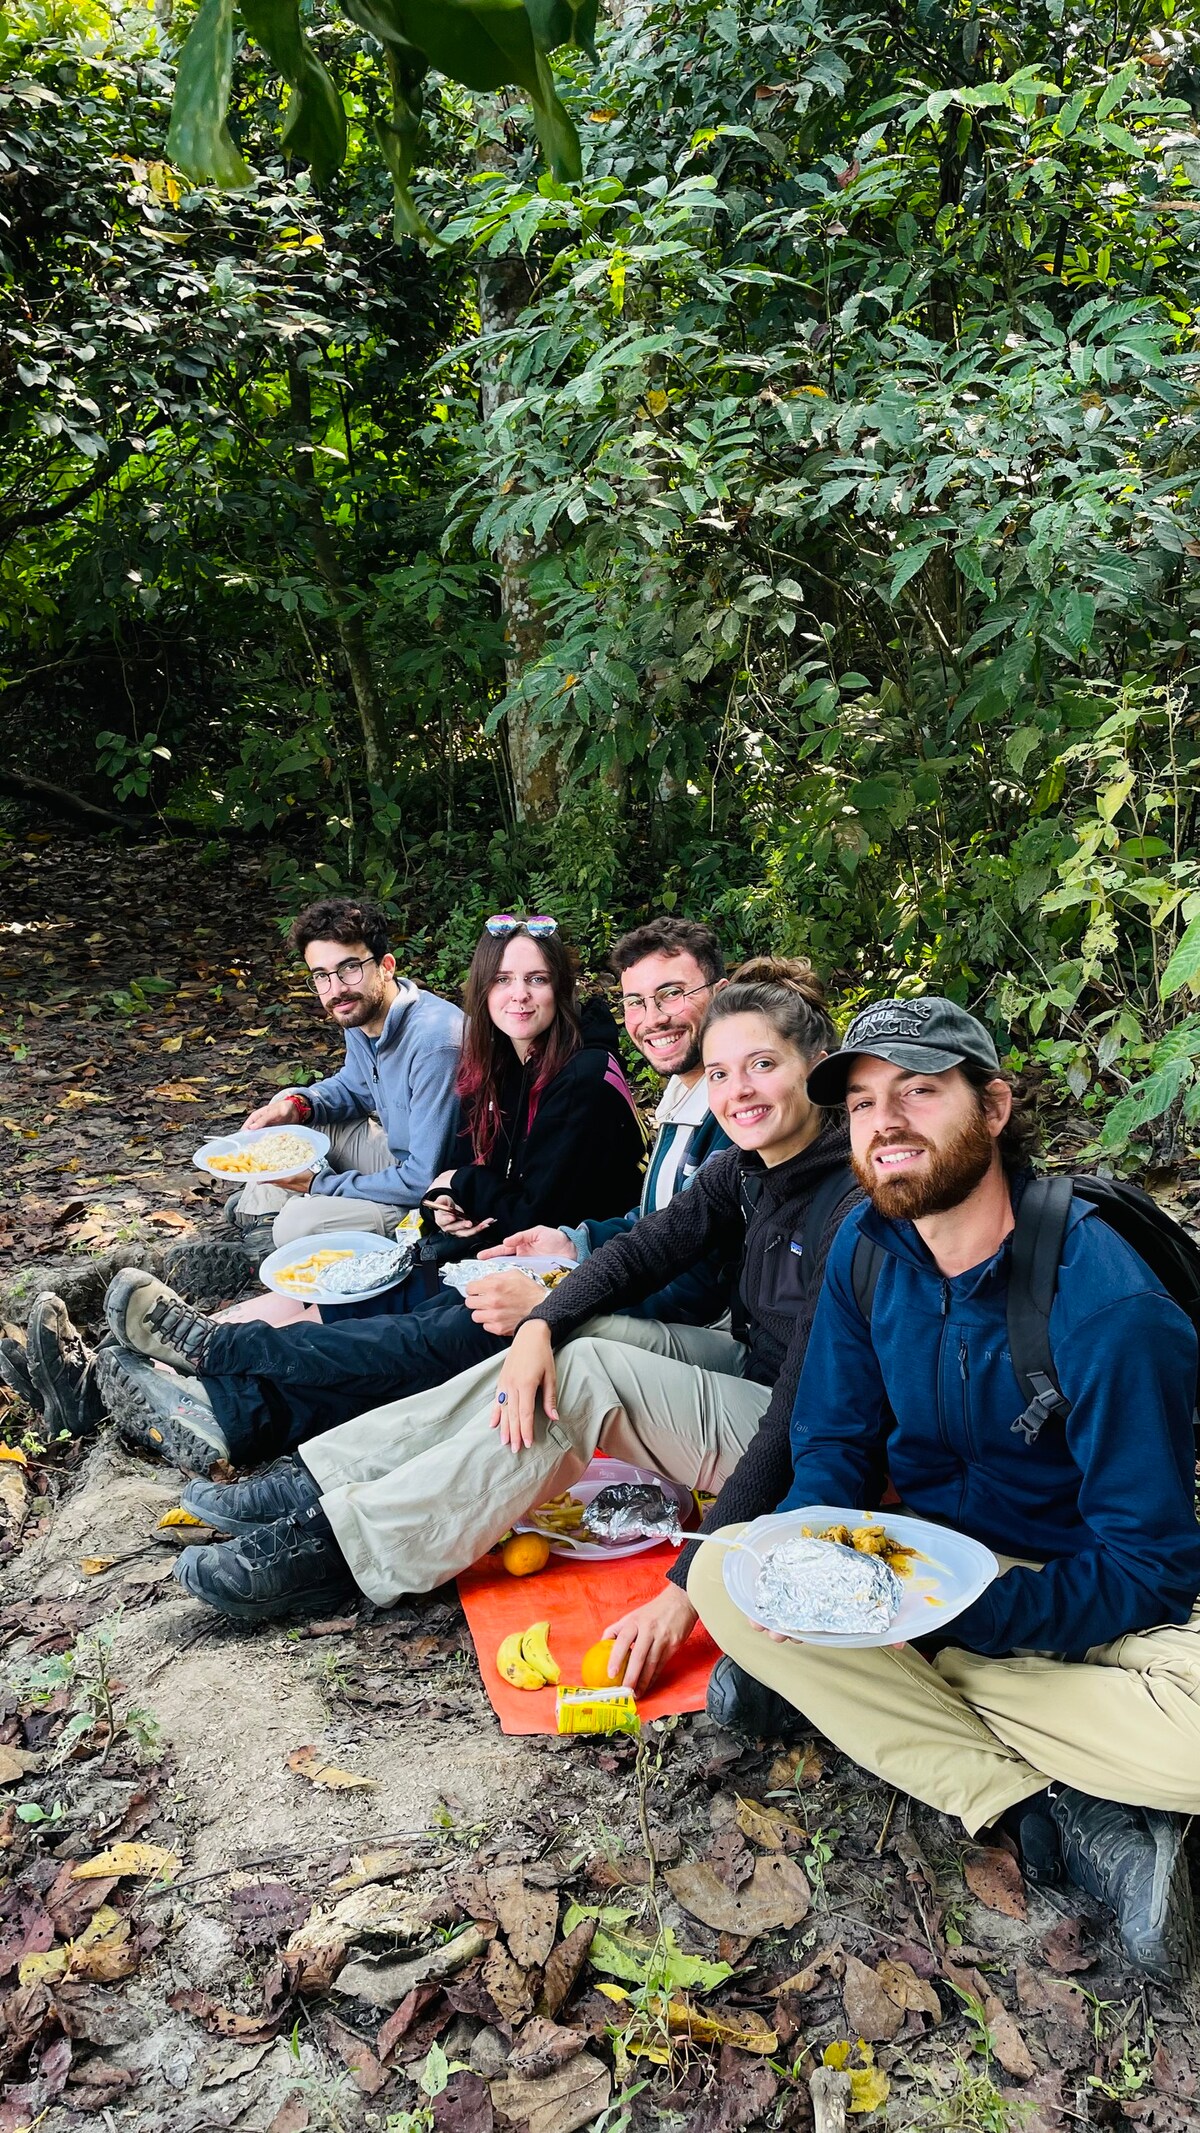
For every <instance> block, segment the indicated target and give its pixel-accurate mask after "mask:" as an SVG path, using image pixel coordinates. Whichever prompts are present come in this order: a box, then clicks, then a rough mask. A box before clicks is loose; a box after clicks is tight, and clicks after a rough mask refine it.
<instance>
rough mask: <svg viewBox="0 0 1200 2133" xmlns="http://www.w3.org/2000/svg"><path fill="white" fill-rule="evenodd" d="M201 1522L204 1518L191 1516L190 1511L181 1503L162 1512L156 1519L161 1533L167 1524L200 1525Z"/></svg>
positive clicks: (202, 1522)
mask: <svg viewBox="0 0 1200 2133" xmlns="http://www.w3.org/2000/svg"><path fill="white" fill-rule="evenodd" d="M203 1524H204V1520H203V1519H202V1518H195V1517H193V1515H192V1513H191V1512H190V1511H185V1510H184V1508H183V1505H182V1504H176V1506H175V1509H174V1510H173V1511H165V1512H164V1513H163V1516H162V1517H161V1518H160V1519H159V1521H158V1530H159V1532H160V1533H163V1532H165V1531H166V1529H167V1528H168V1527H169V1526H202V1525H203Z"/></svg>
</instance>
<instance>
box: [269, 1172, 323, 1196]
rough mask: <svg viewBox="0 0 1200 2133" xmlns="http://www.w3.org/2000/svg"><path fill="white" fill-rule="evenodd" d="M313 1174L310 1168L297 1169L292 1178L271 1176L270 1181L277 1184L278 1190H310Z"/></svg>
mask: <svg viewBox="0 0 1200 2133" xmlns="http://www.w3.org/2000/svg"><path fill="white" fill-rule="evenodd" d="M315 1175H316V1172H315V1171H312V1170H299V1171H297V1173H296V1175H295V1177H294V1178H272V1180H271V1183H272V1185H278V1187H279V1190H280V1192H311V1191H312V1181H313V1178H314V1177H315Z"/></svg>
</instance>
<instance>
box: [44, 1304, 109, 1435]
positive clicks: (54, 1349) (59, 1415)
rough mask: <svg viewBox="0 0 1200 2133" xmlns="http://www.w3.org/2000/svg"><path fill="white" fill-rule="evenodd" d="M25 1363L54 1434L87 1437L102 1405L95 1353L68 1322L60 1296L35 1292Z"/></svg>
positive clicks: (95, 1426)
mask: <svg viewBox="0 0 1200 2133" xmlns="http://www.w3.org/2000/svg"><path fill="white" fill-rule="evenodd" d="M25 1367H26V1369H27V1371H28V1373H29V1377H30V1379H31V1381H32V1384H33V1389H34V1399H35V1402H36V1404H37V1406H38V1407H39V1408H40V1409H41V1413H42V1420H43V1421H44V1422H45V1424H46V1427H47V1429H48V1430H49V1432H50V1435H51V1436H52V1437H57V1436H59V1435H60V1434H61V1433H62V1432H63V1431H65V1432H66V1433H67V1435H68V1436H70V1437H85V1436H87V1434H88V1432H89V1431H90V1430H93V1429H95V1428H97V1426H98V1425H99V1423H100V1422H101V1421H102V1419H103V1416H104V1405H103V1402H102V1400H101V1398H100V1393H99V1389H98V1387H97V1384H96V1370H95V1357H94V1356H93V1353H92V1350H91V1349H90V1348H89V1347H88V1346H87V1344H86V1342H85V1341H84V1339H83V1336H82V1335H81V1334H80V1333H79V1332H78V1331H77V1329H76V1328H75V1327H74V1326H73V1325H72V1324H71V1321H70V1318H69V1317H68V1315H67V1307H66V1305H65V1303H64V1302H63V1300H62V1298H61V1296H51V1295H49V1294H46V1295H44V1296H39V1297H38V1299H37V1302H36V1303H35V1304H34V1307H33V1309H32V1311H31V1312H30V1314H29V1324H28V1325H27V1327H26V1328H25Z"/></svg>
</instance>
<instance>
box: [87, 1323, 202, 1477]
mask: <svg viewBox="0 0 1200 2133" xmlns="http://www.w3.org/2000/svg"><path fill="white" fill-rule="evenodd" d="M110 1354H111V1351H110ZM99 1374H100V1383H101V1386H102V1388H103V1391H104V1396H105V1405H106V1407H107V1409H108V1412H109V1414H110V1415H111V1416H112V1419H113V1423H114V1424H115V1427H116V1432H117V1435H118V1437H120V1438H121V1440H122V1442H123V1443H125V1444H132V1445H134V1446H136V1448H137V1449H138V1450H139V1451H144V1452H154V1453H156V1454H157V1456H158V1457H159V1458H160V1459H165V1460H166V1461H167V1463H168V1465H170V1466H177V1467H178V1468H179V1470H180V1472H181V1473H183V1474H193V1475H195V1476H196V1478H197V1479H199V1480H205V1481H207V1479H208V1476H209V1473H210V1471H211V1469H212V1468H213V1467H214V1466H215V1465H216V1463H217V1461H218V1459H227V1458H228V1457H229V1450H228V1447H227V1446H225V1445H220V1446H218V1445H215V1444H206V1443H205V1441H204V1439H203V1438H202V1437H201V1436H200V1435H199V1434H198V1432H196V1431H194V1430H190V1429H188V1428H187V1425H186V1423H184V1424H181V1425H179V1427H178V1429H174V1428H172V1427H171V1426H170V1425H169V1424H168V1425H167V1426H166V1427H164V1425H163V1422H162V1419H161V1417H160V1416H159V1414H158V1411H157V1409H156V1408H155V1407H154V1405H153V1403H152V1402H151V1401H150V1400H148V1399H147V1397H146V1395H145V1393H144V1392H143V1391H142V1388H141V1386H140V1385H139V1384H138V1382H137V1380H136V1378H134V1377H132V1376H131V1375H129V1374H127V1373H126V1372H125V1371H123V1370H121V1369H120V1367H119V1365H116V1364H115V1363H113V1362H111V1361H110V1362H109V1363H108V1364H107V1366H106V1365H105V1363H104V1361H103V1360H102V1361H101V1363H100V1372H99ZM118 1403H119V1405H118ZM185 1438H186V1439H190V1440H191V1443H192V1444H193V1445H194V1446H195V1447H196V1449H195V1452H194V1453H193V1452H192V1451H190V1450H189V1448H188V1444H187V1443H186V1442H185V1441H183V1440H184V1439H185Z"/></svg>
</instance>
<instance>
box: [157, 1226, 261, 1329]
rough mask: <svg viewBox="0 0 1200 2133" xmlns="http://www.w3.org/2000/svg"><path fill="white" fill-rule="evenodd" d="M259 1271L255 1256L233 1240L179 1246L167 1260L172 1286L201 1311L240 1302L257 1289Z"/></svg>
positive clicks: (167, 1277)
mask: <svg viewBox="0 0 1200 2133" xmlns="http://www.w3.org/2000/svg"><path fill="white" fill-rule="evenodd" d="M267 1249H268V1251H269V1250H270V1249H271V1247H270V1245H268V1247H267ZM257 1272H258V1262H257V1260H256V1259H255V1257H254V1255H253V1254H252V1253H251V1252H248V1251H247V1250H246V1247H245V1245H244V1244H242V1243H241V1241H240V1240H237V1241H235V1240H233V1239H230V1240H228V1241H227V1242H225V1243H220V1242H217V1243H198V1244H176V1245H175V1246H174V1247H173V1248H172V1250H171V1251H169V1252H168V1253H167V1256H166V1258H165V1259H164V1261H163V1275H164V1278H165V1280H166V1282H167V1285H168V1287H169V1288H172V1289H174V1291H175V1293H176V1295H177V1296H182V1298H183V1300H184V1302H185V1303H189V1304H192V1305H194V1306H195V1308H196V1309H197V1310H199V1311H219V1310H220V1309H221V1307H222V1305H223V1304H230V1303H236V1302H237V1300H238V1298H239V1296H245V1295H247V1294H248V1293H249V1291H250V1290H251V1289H252V1288H254V1286H255V1283H256V1279H257Z"/></svg>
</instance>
